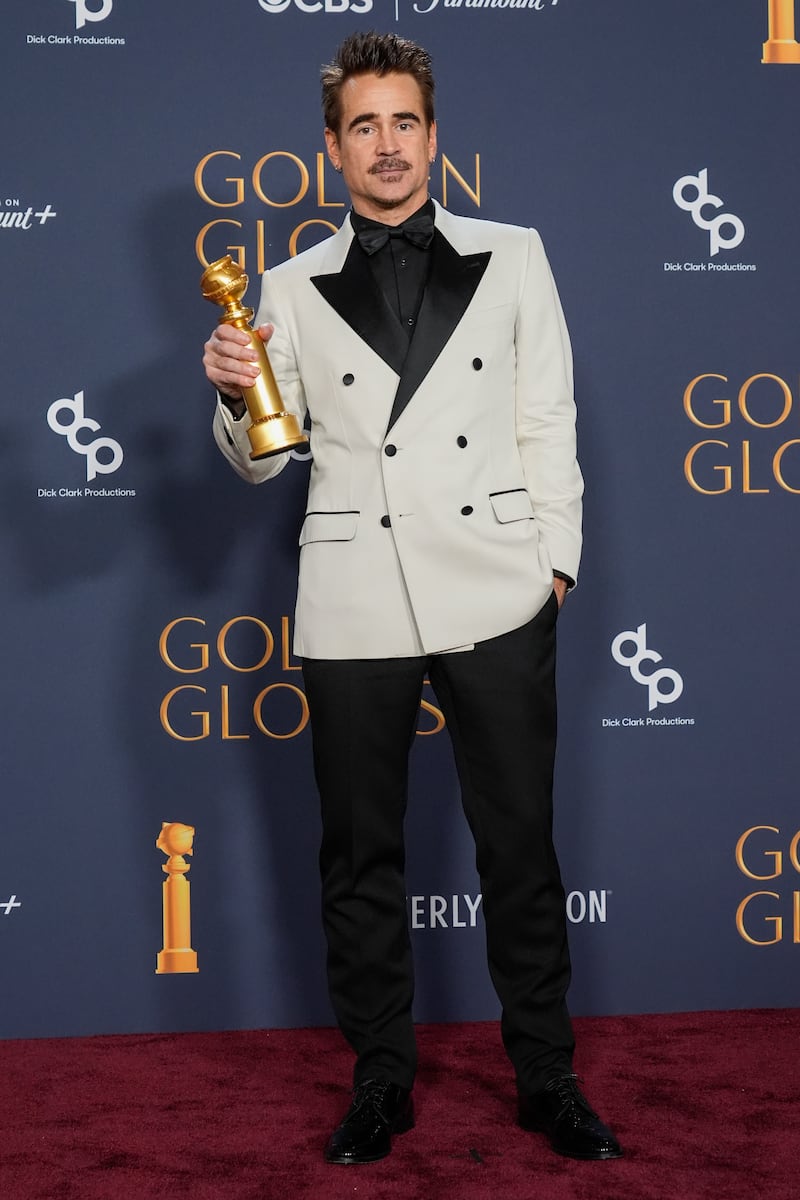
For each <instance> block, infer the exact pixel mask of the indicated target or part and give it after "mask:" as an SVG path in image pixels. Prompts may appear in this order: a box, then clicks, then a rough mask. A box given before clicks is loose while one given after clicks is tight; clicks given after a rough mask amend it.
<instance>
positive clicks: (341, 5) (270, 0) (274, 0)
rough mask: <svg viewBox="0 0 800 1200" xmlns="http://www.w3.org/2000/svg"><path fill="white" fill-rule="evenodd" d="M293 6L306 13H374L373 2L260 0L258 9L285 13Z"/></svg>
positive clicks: (366, 0)
mask: <svg viewBox="0 0 800 1200" xmlns="http://www.w3.org/2000/svg"><path fill="white" fill-rule="evenodd" d="M292 6H294V7H295V8H299V9H300V12H304V13H321V12H325V13H343V12H350V13H356V14H358V13H368V12H372V0H258V7H259V8H260V9H261V10H262V11H263V12H268V13H283V12H286V10H287V9H288V8H292Z"/></svg>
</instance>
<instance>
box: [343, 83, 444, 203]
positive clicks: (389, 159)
mask: <svg viewBox="0 0 800 1200" xmlns="http://www.w3.org/2000/svg"><path fill="white" fill-rule="evenodd" d="M341 104H342V122H341V126H340V128H339V133H338V134H336V133H334V131H333V130H332V129H326V130H325V142H326V144H327V147H328V157H329V158H330V160H331V162H332V163H333V166H334V167H336V168H337V169H338V168H339V167H341V169H342V175H343V177H344V181H345V184H346V186H347V190H348V192H349V193H350V199H351V200H352V202H353V207H354V208H355V209H356V211H357V212H359V213H361V215H362V216H365V217H372V219H373V220H376V221H383V222H385V223H386V224H388V225H399V224H400V222H401V221H404V220H405V218H406V217H408V216H410V215H411V213H413V212H415V211H416V210H417V209H418V208H419V207H420V205H422V204H424V203H425V200H426V199H427V196H428V173H429V169H430V163H431V161H432V159H433V158H434V157H435V156H436V123H435V122H434V124H433V125H432V126H431V127H430V129H428V128H427V126H426V123H425V114H424V109H423V104H422V94H421V92H420V89H419V84H418V83H417V81H416V79H414V77H413V75H405V74H399V73H397V72H391V73H390V74H388V75H383V76H380V77H379V76H377V75H371V74H370V75H353V76H351V78H350V79H348V80H346V81H345V83H344V85H343V87H342V92H341Z"/></svg>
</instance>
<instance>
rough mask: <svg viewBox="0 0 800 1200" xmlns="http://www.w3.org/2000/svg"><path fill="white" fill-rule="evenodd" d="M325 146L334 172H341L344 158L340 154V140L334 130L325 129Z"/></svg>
mask: <svg viewBox="0 0 800 1200" xmlns="http://www.w3.org/2000/svg"><path fill="white" fill-rule="evenodd" d="M325 145H326V147H327V150H328V158H329V160H330V164H331V166H332V167H333V169H334V171H340V170H341V167H342V156H341V154H340V153H339V139H338V137H337V136H336V134H335V133H334V131H333V130H332V129H328V128H327V126H326V128H325Z"/></svg>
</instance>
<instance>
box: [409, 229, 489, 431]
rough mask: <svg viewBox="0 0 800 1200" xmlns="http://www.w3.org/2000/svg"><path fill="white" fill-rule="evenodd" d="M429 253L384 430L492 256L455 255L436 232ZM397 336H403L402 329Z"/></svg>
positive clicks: (450, 332) (457, 318)
mask: <svg viewBox="0 0 800 1200" xmlns="http://www.w3.org/2000/svg"><path fill="white" fill-rule="evenodd" d="M432 254H433V261H432V263H431V272H430V275H429V277H428V284H427V287H426V288H425V296H424V298H423V301H422V305H421V307H420V310H419V315H418V317H417V328H416V329H415V331H414V336H413V338H412V339H411V345H410V347H409V349H408V355H407V357H406V360H405V363H404V365H403V368H402V374H401V376H400V382H399V384H398V386H397V393H396V395H395V398H394V404H393V405H392V415H391V417H390V418H389V425H388V429H391V427H392V425H394V423H395V421H396V420H397V418H398V417H399V416H400V414H401V412H402V411H403V409H404V408H405V407H406V405H407V404H408V402H409V400H410V399H411V397H412V396H413V395H414V393H415V392H416V390H417V388H418V387H419V385H420V384H421V383H422V381H423V379H424V378H425V376H426V375H427V374H428V372H429V371H430V369H431V367H432V366H433V364H434V363H435V362H436V359H437V358H438V357H439V355H440V354H441V352H442V350H443V349H444V348H445V346H446V345H447V342H448V341H449V340H450V338H451V336H452V335H453V333H454V331H455V329H456V327H457V325H458V323H459V321H460V320H461V318H462V317H463V315H464V313H465V312H466V310H467V308H468V306H469V303H470V301H471V300H472V297H473V296H474V295H475V292H476V291H477V288H478V284H479V283H480V281H481V279H482V278H483V273H484V271H485V270H486V267H487V266H488V263H489V259H490V258H491V257H492V252H491V250H484V251H482V252H481V253H478V254H464V255H461V254H459V253H458V252H457V251H456V250H454V249H453V247H452V246H451V245H450V243H449V242H448V241H447V239H446V238H445V237H444V236H443V235H442V234H441V233H440V232H439V230H438V229H437V230H436V231H435V233H434V238H433V247H432ZM400 335H401V336H404V335H403V333H402V330H401V331H400Z"/></svg>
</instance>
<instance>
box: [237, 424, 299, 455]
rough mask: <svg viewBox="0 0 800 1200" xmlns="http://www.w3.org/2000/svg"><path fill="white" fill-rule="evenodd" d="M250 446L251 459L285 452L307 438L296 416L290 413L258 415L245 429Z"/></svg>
mask: <svg viewBox="0 0 800 1200" xmlns="http://www.w3.org/2000/svg"><path fill="white" fill-rule="evenodd" d="M247 436H248V438H249V439H250V445H251V447H252V449H251V451H250V457H251V459H259V458H269V457H270V455H272V454H285V452H286V451H287V450H292V449H293V448H294V447H295V446H304V445H306V443H307V442H308V438H307V437H306V435H305V434H304V433H303V431H302V430H301V428H300V426H299V424H298V422H297V417H295V416H293V415H292V414H291V413H275V414H274V415H273V414H271V413H270V414H269V415H268V416H265V417H260V418H259V419H258V420H256V421H254V422H253V424H252V425H251V426H250V428H249V429H248V430H247Z"/></svg>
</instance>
